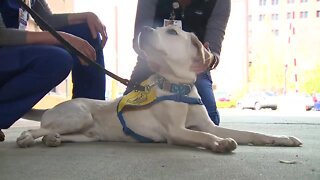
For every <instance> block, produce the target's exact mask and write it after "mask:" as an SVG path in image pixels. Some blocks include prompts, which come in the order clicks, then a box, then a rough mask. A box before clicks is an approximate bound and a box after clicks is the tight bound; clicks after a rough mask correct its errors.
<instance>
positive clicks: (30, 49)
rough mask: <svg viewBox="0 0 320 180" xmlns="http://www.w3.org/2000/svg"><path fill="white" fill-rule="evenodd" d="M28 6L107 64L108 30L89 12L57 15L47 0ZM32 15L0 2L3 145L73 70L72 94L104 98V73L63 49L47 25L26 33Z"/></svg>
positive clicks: (0, 126)
mask: <svg viewBox="0 0 320 180" xmlns="http://www.w3.org/2000/svg"><path fill="white" fill-rule="evenodd" d="M26 3H27V4H28V5H29V6H30V7H31V8H32V9H33V10H35V11H36V12H37V13H38V14H39V15H40V16H41V17H43V19H44V20H45V21H46V22H48V23H49V24H50V25H51V26H52V27H54V28H55V29H56V30H57V31H58V33H59V34H60V35H61V36H62V37H64V38H65V39H66V40H67V41H68V42H69V43H70V44H72V45H73V46H74V47H75V48H76V49H78V50H79V51H80V52H82V53H83V54H84V55H86V56H87V57H88V58H90V59H92V60H94V61H96V62H97V63H98V64H100V65H101V66H104V57H103V52H102V49H103V47H104V45H105V43H106V41H107V33H106V28H105V26H104V25H103V24H102V23H101V21H100V20H99V18H98V17H97V16H96V15H95V14H93V13H90V12H86V13H70V14H52V12H51V10H50V8H49V6H48V4H47V3H46V1H45V0H30V1H28V0H27V1H26ZM28 18H29V15H28V13H27V12H26V11H25V10H24V9H23V8H21V7H20V5H19V4H18V3H17V2H16V1H13V0H2V1H0V141H4V134H3V132H2V131H1V129H8V128H9V127H10V126H11V125H12V124H13V123H14V122H16V121H17V120H18V119H19V118H21V117H22V116H23V115H24V114H25V113H27V112H28V111H29V110H30V109H31V108H32V107H33V106H34V105H35V104H36V103H37V102H39V101H40V100H41V98H43V97H44V96H45V95H46V94H47V93H48V92H49V91H50V90H51V89H53V88H54V87H55V86H57V85H58V84H59V83H60V82H62V81H63V80H64V79H65V78H66V77H67V76H68V74H69V73H70V71H71V70H72V80H73V96H72V98H78V97H85V98H91V99H100V100H104V99H105V75H104V74H103V73H101V72H99V71H97V70H96V69H94V67H93V66H90V65H88V64H87V63H85V62H84V61H83V60H81V59H79V58H78V57H76V56H74V55H71V54H70V53H69V52H67V51H66V50H65V49H63V48H62V45H61V44H60V42H58V41H57V40H56V39H55V38H54V37H53V36H52V35H51V34H50V33H49V32H47V31H45V29H43V27H41V26H40V28H42V30H43V31H42V32H32V31H27V30H26V26H27V22H28Z"/></svg>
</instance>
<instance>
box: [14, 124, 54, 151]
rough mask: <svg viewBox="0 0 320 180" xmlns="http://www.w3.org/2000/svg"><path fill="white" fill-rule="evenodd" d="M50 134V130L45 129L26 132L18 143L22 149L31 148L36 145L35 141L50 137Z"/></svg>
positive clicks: (18, 139) (19, 138)
mask: <svg viewBox="0 0 320 180" xmlns="http://www.w3.org/2000/svg"><path fill="white" fill-rule="evenodd" d="M50 133H51V131H50V130H48V129H44V128H40V129H32V130H28V131H24V132H22V133H21V135H20V136H19V137H18V138H17V140H16V143H17V145H18V146H19V147H21V148H25V147H29V146H31V145H33V144H34V143H35V139H37V138H39V137H42V136H45V135H48V134H50Z"/></svg>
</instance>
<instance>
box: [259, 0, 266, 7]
mask: <svg viewBox="0 0 320 180" xmlns="http://www.w3.org/2000/svg"><path fill="white" fill-rule="evenodd" d="M265 5H267V0H259V6H265Z"/></svg>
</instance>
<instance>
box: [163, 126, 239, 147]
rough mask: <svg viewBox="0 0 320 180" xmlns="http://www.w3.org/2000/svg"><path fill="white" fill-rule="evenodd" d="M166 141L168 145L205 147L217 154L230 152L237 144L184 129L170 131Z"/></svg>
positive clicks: (230, 140) (231, 140)
mask: <svg viewBox="0 0 320 180" xmlns="http://www.w3.org/2000/svg"><path fill="white" fill-rule="evenodd" d="M167 141H168V143H169V144H176V145H187V146H194V147H205V148H207V149H211V150H212V151H214V152H218V153H227V152H231V151H233V150H234V149H236V148H237V143H236V142H235V141H234V140H233V139H231V138H226V139H223V138H220V137H217V136H215V135H212V134H209V133H205V132H200V131H193V130H190V129H185V128H180V129H174V130H172V132H171V133H170V134H169V137H168V140H167Z"/></svg>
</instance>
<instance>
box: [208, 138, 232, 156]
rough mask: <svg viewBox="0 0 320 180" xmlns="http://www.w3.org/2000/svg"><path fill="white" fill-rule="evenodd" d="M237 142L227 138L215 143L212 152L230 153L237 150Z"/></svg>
mask: <svg viewBox="0 0 320 180" xmlns="http://www.w3.org/2000/svg"><path fill="white" fill-rule="evenodd" d="M237 146H238V144H237V142H236V141H235V140H234V139H232V138H225V139H222V140H218V141H216V142H214V144H213V147H212V150H213V151H214V152H217V153H228V152H231V151H233V150H235V149H236V148H237Z"/></svg>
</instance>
